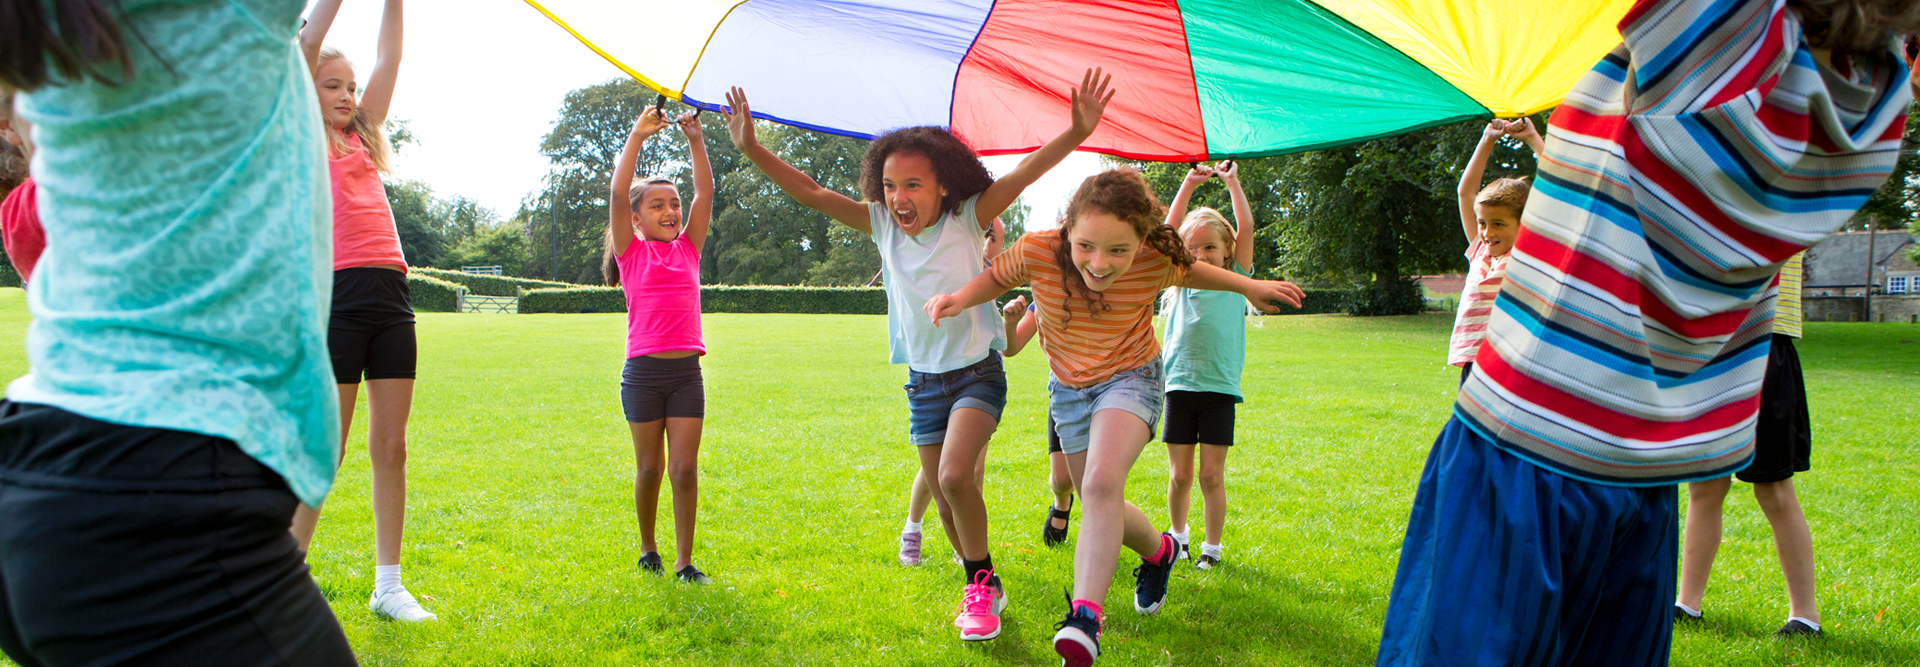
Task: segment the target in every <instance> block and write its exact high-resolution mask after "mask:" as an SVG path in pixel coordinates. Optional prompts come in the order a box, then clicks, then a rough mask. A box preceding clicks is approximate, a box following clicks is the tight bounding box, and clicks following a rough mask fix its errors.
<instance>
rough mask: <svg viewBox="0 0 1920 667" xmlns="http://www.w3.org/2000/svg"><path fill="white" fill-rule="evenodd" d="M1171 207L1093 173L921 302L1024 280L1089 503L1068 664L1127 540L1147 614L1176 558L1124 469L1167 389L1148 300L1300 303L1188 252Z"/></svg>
mask: <svg viewBox="0 0 1920 667" xmlns="http://www.w3.org/2000/svg"><path fill="white" fill-rule="evenodd" d="M1165 216H1166V209H1165V208H1164V207H1162V206H1161V205H1160V202H1159V201H1158V200H1157V199H1155V198H1154V196H1153V191H1152V190H1151V189H1149V188H1148V187H1147V181H1146V179H1145V178H1143V177H1141V175H1140V172H1137V171H1134V170H1132V169H1116V170H1112V171H1107V172H1103V173H1100V174H1096V175H1094V176H1091V177H1089V178H1087V180H1086V181H1085V182H1083V183H1081V184H1080V189H1079V191H1077V192H1075V193H1074V195H1073V199H1072V200H1071V202H1069V203H1068V205H1067V210H1066V211H1065V213H1063V214H1062V216H1061V222H1060V229H1059V231H1058V232H1054V233H1033V234H1027V235H1025V236H1022V237H1020V240H1019V241H1017V242H1015V243H1014V244H1013V246H1012V247H1009V248H1007V250H1006V252H1005V253H1003V254H1001V256H1000V258H999V259H998V260H997V261H995V262H994V263H993V268H992V269H990V270H988V271H986V272H984V273H981V274H980V275H979V276H976V277H975V278H974V279H973V280H971V281H969V282H968V283H967V284H966V286H965V287H962V288H960V289H959V290H958V291H955V292H953V293H951V294H939V295H935V296H934V297H933V298H931V299H928V300H927V305H926V313H927V316H928V318H929V319H930V320H932V321H933V322H935V323H938V322H940V321H941V320H944V319H946V318H949V317H956V316H959V315H961V314H963V313H966V312H969V310H970V309H972V308H977V307H979V306H980V305H982V304H986V303H988V302H991V301H992V300H993V299H994V298H995V297H998V296H1000V295H1001V294H1004V293H1006V292H1007V290H1010V289H1013V288H1015V287H1018V286H1020V285H1021V284H1024V283H1032V286H1033V301H1034V307H1035V308H1036V309H1037V310H1038V311H1039V324H1040V342H1041V347H1042V348H1043V349H1045V350H1046V352H1047V365H1048V366H1049V368H1050V369H1051V370H1052V374H1053V376H1052V378H1051V379H1050V380H1049V382H1048V383H1047V389H1048V391H1049V393H1050V394H1051V397H1052V400H1051V407H1050V408H1049V412H1051V413H1052V417H1053V421H1054V424H1055V426H1056V427H1057V428H1058V429H1059V433H1060V445H1061V449H1062V450H1063V451H1064V452H1066V458H1067V468H1068V470H1069V471H1070V473H1071V475H1072V477H1073V481H1074V486H1076V487H1077V488H1079V490H1080V495H1081V498H1082V501H1081V503H1082V505H1081V506H1082V507H1083V508H1084V509H1083V510H1082V515H1081V525H1080V539H1079V541H1078V542H1077V543H1076V544H1075V547H1074V567H1073V575H1074V576H1073V582H1074V583H1073V593H1072V600H1071V602H1070V603H1069V610H1068V611H1067V617H1066V620H1063V621H1061V622H1060V623H1059V624H1057V626H1056V627H1058V628H1059V632H1058V633H1057V634H1055V635H1054V638H1053V645H1054V650H1055V651H1057V652H1059V654H1060V657H1061V658H1062V659H1063V660H1064V661H1065V663H1066V664H1068V665H1089V664H1092V663H1093V660H1094V659H1095V658H1097V657H1099V655H1100V643H1099V637H1100V622H1101V615H1100V601H1101V600H1104V599H1106V597H1107V587H1108V585H1109V584H1110V583H1111V582H1112V579H1113V569H1114V563H1115V558H1116V557H1117V556H1118V555H1119V551H1120V546H1121V545H1122V544H1125V545H1126V546H1127V548H1129V549H1132V550H1134V551H1135V552H1136V553H1139V554H1140V556H1141V561H1140V567H1138V568H1136V569H1135V570H1134V576H1135V577H1136V583H1135V588H1134V603H1133V604H1134V610H1135V611H1138V612H1140V613H1142V614H1152V613H1155V612H1157V611H1159V610H1160V606H1161V604H1162V603H1163V602H1165V600H1166V597H1167V577H1168V575H1169V574H1171V572H1172V568H1173V562H1174V560H1175V559H1176V558H1177V557H1178V549H1177V547H1176V546H1175V543H1174V541H1173V538H1172V537H1171V536H1169V535H1167V534H1166V533H1161V532H1159V531H1156V530H1154V528H1153V524H1152V522H1150V521H1149V520H1148V519H1147V515H1146V514H1145V513H1143V512H1141V511H1140V508H1138V507H1135V506H1133V504H1131V503H1128V502H1127V501H1126V495H1125V493H1126V481H1127V472H1128V471H1129V470H1131V469H1132V468H1133V464H1134V462H1135V461H1136V460H1138V459H1139V458H1140V451H1141V449H1143V448H1144V447H1146V445H1147V441H1149V440H1152V439H1153V431H1154V427H1155V425H1157V424H1158V423H1159V421H1160V408H1161V399H1162V398H1163V395H1164V394H1165V390H1166V384H1165V381H1164V380H1163V378H1162V375H1161V370H1160V343H1159V341H1158V340H1156V339H1155V338H1154V335H1153V301H1154V298H1155V297H1156V296H1157V295H1158V294H1159V292H1160V290H1162V289H1166V288H1168V287H1174V286H1179V287H1186V288H1190V289H1206V290H1221V291H1229V292H1237V293H1239V294H1242V295H1245V296H1246V297H1247V299H1248V300H1249V301H1251V302H1253V303H1254V304H1256V305H1258V306H1259V307H1260V308H1262V309H1264V310H1268V311H1276V310H1278V307H1277V306H1274V305H1271V304H1269V303H1268V302H1269V301H1282V302H1285V303H1288V304H1290V305H1293V306H1294V307H1296V308H1297V307H1299V305H1300V297H1301V292H1300V288H1298V287H1295V286H1294V285H1293V284H1291V283H1286V282H1279V281H1271V280H1254V279H1252V278H1249V277H1247V276H1243V275H1240V274H1237V273H1234V272H1232V271H1228V270H1227V269H1223V268H1220V267H1218V266H1214V265H1212V264H1205V263H1196V262H1194V258H1193V254H1192V253H1190V252H1188V251H1187V247H1186V243H1185V242H1184V241H1182V240H1181V238H1180V234H1179V232H1177V231H1175V230H1174V228H1172V227H1169V226H1167V225H1165V224H1163V221H1164V219H1165Z"/></svg>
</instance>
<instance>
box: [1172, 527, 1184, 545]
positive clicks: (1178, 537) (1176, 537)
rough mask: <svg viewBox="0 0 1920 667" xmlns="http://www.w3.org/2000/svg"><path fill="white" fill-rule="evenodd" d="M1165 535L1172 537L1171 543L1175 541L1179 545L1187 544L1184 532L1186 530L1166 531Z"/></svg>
mask: <svg viewBox="0 0 1920 667" xmlns="http://www.w3.org/2000/svg"><path fill="white" fill-rule="evenodd" d="M1167 534H1169V535H1172V536H1173V541H1175V542H1179V543H1181V544H1186V543H1187V531H1186V530H1184V529H1182V530H1168V531H1167Z"/></svg>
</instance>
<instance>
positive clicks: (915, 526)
mask: <svg viewBox="0 0 1920 667" xmlns="http://www.w3.org/2000/svg"><path fill="white" fill-rule="evenodd" d="M900 532H902V533H918V532H920V522H918V521H908V522H907V527H905V528H901V529H900Z"/></svg>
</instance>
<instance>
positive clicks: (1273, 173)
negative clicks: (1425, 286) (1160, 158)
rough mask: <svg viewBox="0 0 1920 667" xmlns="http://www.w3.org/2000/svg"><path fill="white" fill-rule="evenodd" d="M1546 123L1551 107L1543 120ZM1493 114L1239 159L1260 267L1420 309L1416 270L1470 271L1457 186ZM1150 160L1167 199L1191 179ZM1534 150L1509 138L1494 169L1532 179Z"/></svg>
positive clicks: (1207, 191) (1222, 197)
mask: <svg viewBox="0 0 1920 667" xmlns="http://www.w3.org/2000/svg"><path fill="white" fill-rule="evenodd" d="M1534 122H1535V124H1536V125H1538V126H1539V127H1543V128H1544V127H1546V123H1545V120H1544V115H1543V116H1540V117H1536V118H1535V119H1534ZM1484 127H1486V122H1485V121H1467V122H1463V123H1457V124H1453V125H1447V126H1441V127H1436V128H1430V129H1427V130H1421V131H1418V132H1413V133H1409V134H1403V135H1399V136H1394V137H1387V138H1383V139H1376V140H1373V141H1368V142H1363V143H1358V144H1351V145H1347V146H1340V147H1336V148H1329V149H1325V150H1319V151H1312V152H1307V153H1296V154H1293V155H1282V156H1277V157H1268V158H1254V159H1247V160H1242V161H1240V182H1241V184H1242V185H1243V186H1244V189H1245V191H1246V193H1247V203H1248V205H1249V207H1250V208H1251V209H1252V210H1253V217H1254V225H1255V229H1256V237H1255V238H1256V239H1257V242H1258V243H1259V246H1258V247H1256V248H1255V249H1254V275H1255V276H1257V277H1261V278H1285V279H1289V280H1293V281H1295V282H1300V283H1303V284H1309V285H1320V286H1329V287H1349V286H1365V287H1366V288H1367V293H1366V298H1364V299H1362V300H1361V301H1360V302H1358V303H1356V304H1354V305H1353V307H1352V308H1350V310H1351V311H1352V312H1354V313H1356V314H1400V313H1407V312H1417V311H1418V310H1419V308H1420V306H1421V301H1420V293H1419V288H1418V287H1417V286H1416V285H1414V284H1413V282H1412V281H1411V280H1410V279H1408V278H1407V276H1410V275H1415V274H1421V273H1440V272H1449V271H1464V270H1465V269H1466V258H1465V257H1463V256H1462V253H1463V252H1464V251H1465V249H1466V245H1467V243H1466V239H1465V238H1464V237H1463V236H1462V235H1461V233H1460V220H1459V214H1458V213H1457V211H1458V208H1457V204H1456V202H1455V194H1454V192H1455V188H1456V184H1457V183H1458V181H1459V178H1460V172H1461V170H1462V169H1464V168H1465V166H1466V161H1467V159H1468V158H1469V157H1470V156H1471V155H1472V154H1473V147H1474V145H1475V143H1477V142H1478V141H1479V136H1480V131H1481V129H1482V128H1484ZM1129 164H1134V165H1136V166H1139V167H1140V168H1142V171H1143V172H1144V173H1145V174H1146V176H1147V178H1148V182H1149V183H1151V184H1152V185H1153V187H1154V189H1155V191H1156V192H1159V193H1162V197H1163V198H1171V197H1172V195H1173V193H1174V192H1175V191H1177V190H1178V189H1179V186H1180V181H1181V179H1183V178H1185V177H1186V173H1187V170H1188V165H1185V164H1164V163H1163V164H1141V163H1129ZM1533 171H1534V158H1533V154H1532V152H1531V151H1530V150H1527V149H1526V148H1525V147H1524V146H1520V145H1518V142H1513V141H1504V142H1502V143H1501V145H1500V146H1499V147H1498V148H1496V149H1495V150H1494V152H1493V155H1492V157H1491V158H1490V159H1489V160H1488V164H1487V170H1486V178H1487V179H1488V180H1489V181H1490V180H1492V179H1494V178H1500V177H1507V176H1531V175H1532V174H1533ZM1192 202H1193V203H1192V205H1193V206H1209V207H1212V208H1214V209H1217V210H1219V211H1221V212H1223V213H1226V214H1227V215H1229V216H1231V215H1232V213H1231V211H1232V204H1231V202H1230V201H1229V200H1228V197H1227V193H1226V190H1225V188H1223V187H1221V186H1220V185H1218V184H1216V183H1211V182H1209V183H1208V184H1206V185H1203V186H1201V188H1200V189H1199V190H1198V191H1196V192H1195V193H1194V197H1193V200H1192Z"/></svg>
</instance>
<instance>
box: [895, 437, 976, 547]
mask: <svg viewBox="0 0 1920 667" xmlns="http://www.w3.org/2000/svg"><path fill="white" fill-rule="evenodd" d="M929 448H931V449H932V451H930V452H929V451H928V449H929ZM915 449H917V450H919V451H920V456H921V457H922V459H921V464H920V470H919V472H916V473H914V475H913V490H912V491H911V492H910V493H909V494H908V497H907V520H908V521H912V522H914V523H920V522H921V521H923V520H925V519H926V516H927V504H928V503H931V502H933V499H934V497H935V494H934V492H933V487H932V486H929V485H928V484H927V471H928V470H936V471H937V470H939V469H940V464H939V461H940V456H941V451H940V450H941V446H940V445H926V446H924V447H917V448H915ZM929 457H930V458H931V459H932V460H933V462H934V463H933V464H932V466H931V467H929V466H928V464H927V462H926V461H927V459H928V458H929ZM935 474H936V475H937V474H938V473H935ZM973 479H974V483H975V484H976V485H978V486H979V487H980V488H982V489H984V488H986V486H987V451H986V450H985V449H984V448H983V449H981V450H980V462H979V464H978V465H976V466H974V470H973ZM944 500H945V498H944V496H942V501H943V502H942V503H941V507H940V528H941V529H942V530H945V531H946V533H947V544H950V545H953V552H954V553H956V554H957V553H960V534H959V533H957V532H954V528H953V521H954V519H953V511H952V510H951V509H950V508H948V507H947V506H946V504H945V502H944Z"/></svg>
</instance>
